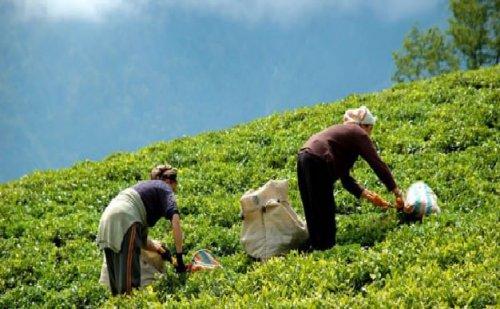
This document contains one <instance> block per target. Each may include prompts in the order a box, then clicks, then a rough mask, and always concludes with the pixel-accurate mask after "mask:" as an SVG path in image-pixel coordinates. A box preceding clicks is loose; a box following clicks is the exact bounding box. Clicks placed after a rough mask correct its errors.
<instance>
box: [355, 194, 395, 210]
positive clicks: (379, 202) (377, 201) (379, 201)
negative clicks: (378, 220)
mask: <svg viewBox="0 0 500 309" xmlns="http://www.w3.org/2000/svg"><path fill="white" fill-rule="evenodd" d="M361 196H362V197H363V198H365V199H367V200H368V201H370V203H372V204H373V205H375V206H377V207H380V208H382V209H383V210H387V208H389V206H390V205H391V204H390V203H389V202H387V201H385V200H384V199H383V198H381V197H380V196H379V195H378V194H377V193H375V192H371V191H369V190H367V189H364V190H363V192H362V193H361Z"/></svg>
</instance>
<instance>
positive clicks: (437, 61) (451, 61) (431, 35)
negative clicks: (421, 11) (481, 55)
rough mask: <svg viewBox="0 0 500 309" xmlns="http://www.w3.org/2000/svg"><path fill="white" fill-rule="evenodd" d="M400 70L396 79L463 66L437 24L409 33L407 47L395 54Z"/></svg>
mask: <svg viewBox="0 0 500 309" xmlns="http://www.w3.org/2000/svg"><path fill="white" fill-rule="evenodd" d="M392 57H393V59H394V63H395V65H396V72H395V73H394V75H393V76H392V80H393V81H396V82H403V81H405V80H408V81H411V80H416V79H420V78H423V77H429V76H435V75H439V74H442V73H445V72H450V71H454V70H457V69H458V68H459V61H458V58H457V57H456V56H455V54H454V52H453V47H452V44H451V43H450V42H448V41H447V39H446V37H445V35H444V34H443V33H442V32H441V30H439V28H437V27H433V28H430V29H428V30H426V31H422V32H420V31H419V30H418V28H417V27H416V26H414V27H413V28H412V29H411V31H410V32H409V33H408V34H407V35H406V36H405V39H404V41H403V50H402V51H400V52H394V53H393V54H392Z"/></svg>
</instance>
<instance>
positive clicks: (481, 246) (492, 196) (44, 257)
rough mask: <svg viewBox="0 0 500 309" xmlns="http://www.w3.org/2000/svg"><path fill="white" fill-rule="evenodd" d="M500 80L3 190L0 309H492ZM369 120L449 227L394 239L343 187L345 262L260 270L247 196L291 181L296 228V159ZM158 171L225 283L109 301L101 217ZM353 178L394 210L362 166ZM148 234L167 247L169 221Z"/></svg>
mask: <svg viewBox="0 0 500 309" xmlns="http://www.w3.org/2000/svg"><path fill="white" fill-rule="evenodd" d="M499 76H500V67H498V66H496V67H492V68H489V69H483V70H480V71H470V72H457V73H453V74H449V75H445V76H441V77H439V78H435V79H431V80H423V81H419V82H414V83H410V84H399V85H396V86H395V87H393V88H391V89H388V90H385V91H382V92H380V93H376V94H367V95H352V96H349V97H347V98H346V99H344V100H342V101H341V102H335V103H329V104H319V105H316V106H313V107H308V108H301V109H297V110H294V111H290V112H286V113H282V114H275V115H271V116H268V117H265V118H262V119H258V120H255V121H253V122H250V123H248V124H244V125H239V126H236V127H234V128H231V129H228V130H222V131H219V132H210V133H205V134H201V135H198V136H195V137H186V138H181V139H177V140H173V141H170V142H159V143H156V144H153V145H151V146H149V147H146V148H143V149H141V150H139V151H137V152H135V153H118V154H114V155H111V156H110V157H108V158H107V159H106V160H104V161H102V162H90V161H85V162H80V163H78V164H76V165H75V166H73V167H71V168H68V169H63V170H57V171H46V172H36V173H33V174H31V175H28V176H25V177H23V178H21V179H19V180H16V181H13V182H9V183H5V184H1V185H0V258H1V261H2V263H0V308H14V307H33V306H46V307H74V306H77V307H99V306H103V307H114V306H119V307H129V308H132V307H139V308H149V307H160V306H167V307H179V306H181V307H188V306H196V307H213V306H226V307H249V306H252V307H254V306H255V307H270V306H272V307H277V306H279V307H331V306H335V307H346V308H347V307H348V308H351V307H365V308H368V307H370V308H371V307H375V308H377V307H472V308H481V307H485V306H498V304H497V302H498V301H497V298H498V295H499V288H498V287H499V284H498V276H497V274H498V265H500V261H499V258H498V256H500V254H499V253H500V252H499V250H498V246H497V245H496V244H498V243H499V241H500V239H499V234H498V230H499V229H498V222H499V217H498V205H500V200H499V196H500V194H499V193H500V192H499V191H500V188H499V186H498V183H499V178H500V166H499V164H498V158H499V157H500V149H499V146H498V145H499V144H500V134H499V129H500V122H499V109H498V105H499V99H500V97H499V94H500V91H499V88H500V77H499ZM360 105H366V106H368V107H369V108H370V109H371V110H372V111H373V112H374V114H376V115H377V116H378V119H379V122H378V123H377V125H376V127H375V130H374V135H373V138H374V141H375V142H376V145H377V148H378V150H379V152H380V154H381V157H382V158H383V159H384V161H386V162H387V163H388V165H389V166H390V167H391V169H392V171H393V173H394V175H395V178H396V180H397V182H398V184H399V185H400V186H401V187H403V188H405V187H408V186H409V185H410V184H411V183H413V182H414V181H417V180H424V181H426V182H427V183H428V184H429V185H430V186H431V187H432V189H433V190H434V191H435V193H436V194H437V195H438V198H439V202H440V207H441V209H442V214H441V215H440V216H431V217H428V218H425V219H424V221H423V222H422V223H416V224H402V225H400V224H398V219H397V216H396V214H395V212H394V211H393V210H391V211H388V212H387V213H381V212H380V210H378V209H375V208H373V207H372V206H371V205H368V204H366V203H365V202H360V201H358V200H356V199H354V198H353V197H352V196H351V195H349V194H348V193H347V192H346V191H345V190H344V189H342V188H341V187H340V184H337V186H336V188H335V196H336V201H337V209H338V213H339V214H338V215H337V223H338V233H337V243H338V245H337V246H336V247H334V248H333V249H331V250H327V251H324V252H313V253H309V254H303V253H298V252H291V253H289V254H287V255H286V256H283V257H277V258H273V259H271V260H270V261H268V262H266V263H261V262H256V261H254V260H252V259H251V258H249V257H248V256H246V255H245V253H244V251H243V249H242V247H241V245H240V243H239V233H240V230H241V222H240V219H239V217H238V213H239V202H238V201H239V198H240V197H241V195H242V194H243V193H244V192H245V191H246V190H248V189H250V188H257V187H259V186H261V185H262V184H263V183H265V182H266V181H267V180H269V179H271V178H287V179H290V198H291V201H292V206H293V207H294V208H295V209H296V210H297V212H298V213H299V214H302V213H303V211H302V207H301V204H300V197H299V194H298V189H297V179H296V174H295V172H296V171H295V164H296V161H295V160H296V152H297V150H298V149H299V148H300V146H301V145H302V144H303V143H304V141H305V140H306V139H307V138H308V137H309V136H310V135H311V134H313V133H315V132H317V131H319V130H321V129H323V128H325V127H327V126H329V125H331V124H332V123H337V122H340V120H341V117H342V115H343V112H344V111H345V110H346V109H347V108H352V107H357V106H360ZM164 161H168V162H170V163H172V164H174V165H176V166H177V167H179V181H180V187H179V194H178V203H179V205H180V211H181V213H182V226H183V229H184V232H185V244H186V250H187V251H188V254H189V253H192V252H194V250H195V249H199V248H207V249H210V250H212V251H213V252H214V253H215V255H217V256H218V257H219V258H220V260H221V262H222V264H223V265H224V268H223V269H219V270H216V271H213V272H199V273H195V274H192V275H189V276H178V275H177V274H175V273H174V272H173V270H172V269H171V268H169V269H168V270H167V273H166V274H165V275H163V276H161V277H160V278H159V280H158V281H157V282H155V283H154V284H153V285H152V286H150V287H147V288H145V289H142V290H138V291H135V292H134V294H133V295H132V296H127V297H124V296H122V297H111V295H110V293H109V292H108V291H107V289H106V288H104V287H102V286H100V285H99V284H98V283H97V281H98V277H99V273H100V266H101V263H102V253H101V252H100V251H99V250H98V248H97V246H96V244H95V242H94V241H95V235H96V230H97V226H98V222H99V218H100V215H101V213H102V211H103V209H104V208H105V207H106V205H107V203H108V202H109V201H110V200H111V198H113V197H114V196H115V195H116V194H117V193H118V192H119V191H120V190H122V189H124V188H126V187H128V186H131V185H133V184H135V182H136V181H137V180H138V179H146V178H147V177H148V173H149V170H150V168H151V167H152V166H154V165H155V164H157V163H159V162H164ZM353 176H354V177H355V178H356V179H357V180H358V181H359V182H360V183H362V184H364V185H365V186H367V187H368V188H370V189H372V190H375V191H377V192H380V193H381V194H383V195H384V196H385V197H386V198H388V199H391V198H392V196H391V194H389V193H387V192H385V190H384V187H383V185H381V184H380V183H379V182H378V180H377V178H376V176H375V175H374V173H373V172H372V171H371V170H370V168H369V166H368V165H367V164H366V163H365V162H363V161H361V160H360V161H359V162H357V164H356V166H355V169H354V173H353ZM150 233H151V234H152V235H151V236H152V237H154V238H157V239H161V240H162V241H165V242H166V243H168V244H170V245H171V246H172V245H173V241H172V238H171V233H170V232H169V223H167V222H166V221H164V220H160V222H159V223H158V225H157V226H156V227H155V228H153V229H151V231H150Z"/></svg>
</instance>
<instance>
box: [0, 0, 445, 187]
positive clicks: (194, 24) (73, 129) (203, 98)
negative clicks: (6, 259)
mask: <svg viewBox="0 0 500 309" xmlns="http://www.w3.org/2000/svg"><path fill="white" fill-rule="evenodd" d="M448 15H449V12H448V2H447V1H446V0H419V1H413V0H372V1H364V0H330V1H327V0H309V1H307V0H274V1H265V0H240V1H236V0H164V1H159V0H129V1H125V0H71V1H70V0H0V182H6V181H9V180H13V179H17V178H19V177H21V176H23V175H26V174H29V173H31V172H33V171H34V170H47V169H58V168H64V167H70V166H72V165H73V164H75V163H76V162H78V161H82V160H102V159H103V158H105V157H107V156H109V155H110V154H112V153H114V152H118V151H135V150H137V149H140V148H142V147H145V146H147V145H149V144H151V143H154V142H157V141H166V140H171V139H174V138H178V137H182V136H190V135H195V134H198V133H201V132H206V131H213V130H220V129H223V128H230V127H231V126H234V125H236V124H239V123H244V122H247V121H250V120H252V119H256V118H259V117H263V116H266V115H269V114H272V113H276V112H281V111H285V110H291V109H294V108H297V107H302V106H309V105H313V104H317V103H320V102H331V101H335V100H339V99H341V98H343V97H345V96H347V95H349V94H352V93H366V92H374V91H379V90H381V89H384V88H387V87H390V86H391V85H392V82H391V75H392V74H393V72H394V64H393V61H392V57H391V53H392V52H394V51H396V50H399V49H400V48H401V46H402V41H403V38H404V36H405V34H406V33H407V32H408V31H409V30H410V29H411V27H412V26H414V25H418V26H419V27H420V28H427V27H431V26H439V27H441V28H445V27H446V24H447V18H448ZM332 122H333V117H332Z"/></svg>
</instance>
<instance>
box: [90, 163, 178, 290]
mask: <svg viewBox="0 0 500 309" xmlns="http://www.w3.org/2000/svg"><path fill="white" fill-rule="evenodd" d="M176 190H177V170H176V169H175V168H172V167H171V166H170V165H159V166H157V167H155V168H153V170H152V171H151V180H149V181H143V182H139V183H137V184H136V185H135V186H133V187H130V188H128V189H125V190H123V191H121V192H120V193H119V194H118V195H117V196H116V197H115V198H114V199H113V200H112V201H111V202H110V203H109V205H108V206H107V207H106V209H105V210H104V213H103V214H102V216H101V220H100V222H99V233H98V235H97V243H98V244H99V247H100V248H101V249H103V250H104V254H105V257H106V264H107V267H108V273H109V283H110V287H111V293H112V294H113V295H117V294H123V293H127V294H128V293H130V292H131V290H132V288H136V287H139V286H140V282H141V268H140V254H141V248H144V249H146V250H149V251H156V252H158V253H159V254H162V253H164V252H165V249H164V248H163V247H162V246H161V245H160V244H159V243H156V242H153V241H151V240H150V239H149V238H148V237H147V234H148V228H150V227H153V226H154V225H155V224H156V222H157V221H158V220H159V219H160V218H162V217H163V218H165V219H168V220H170V221H171V222H172V232H173V236H174V243H175V249H176V257H177V266H176V270H177V272H185V271H186V267H185V265H184V262H183V259H182V229H181V223H180V217H179V211H178V210H177V203H176V200H175V195H174V192H176Z"/></svg>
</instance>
